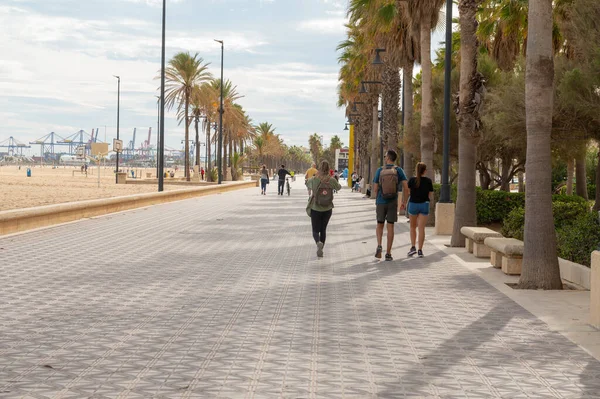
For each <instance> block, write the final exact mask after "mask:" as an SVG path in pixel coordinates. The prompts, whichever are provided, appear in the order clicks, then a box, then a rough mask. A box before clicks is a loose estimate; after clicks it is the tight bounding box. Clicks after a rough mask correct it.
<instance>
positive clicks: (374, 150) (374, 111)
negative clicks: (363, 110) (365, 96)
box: [369, 101, 380, 183]
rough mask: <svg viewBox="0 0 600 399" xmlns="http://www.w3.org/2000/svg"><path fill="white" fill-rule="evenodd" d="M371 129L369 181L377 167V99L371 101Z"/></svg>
mask: <svg viewBox="0 0 600 399" xmlns="http://www.w3.org/2000/svg"><path fill="white" fill-rule="evenodd" d="M372 103H373V106H372V108H371V109H372V117H371V118H372V119H371V121H372V125H371V126H372V130H371V151H370V154H371V173H370V174H369V183H371V182H372V181H373V177H375V171H376V170H377V168H378V167H379V166H378V165H379V145H380V142H379V134H378V133H379V122H378V118H377V101H372Z"/></svg>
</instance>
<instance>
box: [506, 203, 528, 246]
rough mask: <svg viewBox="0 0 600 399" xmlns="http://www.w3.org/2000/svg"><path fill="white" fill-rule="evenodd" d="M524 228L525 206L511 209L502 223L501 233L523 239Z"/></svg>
mask: <svg viewBox="0 0 600 399" xmlns="http://www.w3.org/2000/svg"><path fill="white" fill-rule="evenodd" d="M524 228H525V208H515V209H513V210H512V211H511V212H510V213H509V214H508V216H506V218H504V223H503V224H502V235H503V236H504V237H512V238H516V239H517V240H521V241H523V230H524Z"/></svg>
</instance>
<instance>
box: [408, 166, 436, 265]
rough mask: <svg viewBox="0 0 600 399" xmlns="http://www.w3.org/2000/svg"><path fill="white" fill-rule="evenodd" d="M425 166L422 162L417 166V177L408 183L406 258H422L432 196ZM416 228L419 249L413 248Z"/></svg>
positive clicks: (431, 187) (431, 184) (431, 188)
mask: <svg viewBox="0 0 600 399" xmlns="http://www.w3.org/2000/svg"><path fill="white" fill-rule="evenodd" d="M426 172H427V166H426V165H425V164H424V163H423V162H419V164H418V165H417V176H416V177H411V178H410V180H409V181H408V188H409V189H410V200H409V201H408V215H409V218H410V242H411V248H410V251H409V252H408V256H413V255H415V254H418V255H419V258H422V257H423V256H424V255H423V243H424V242H425V225H426V224H427V218H428V217H429V202H430V201H431V199H432V195H433V182H432V181H431V179H429V178H428V177H425V173H426ZM417 228H418V229H419V249H418V250H417V248H416V247H415V244H416V241H417Z"/></svg>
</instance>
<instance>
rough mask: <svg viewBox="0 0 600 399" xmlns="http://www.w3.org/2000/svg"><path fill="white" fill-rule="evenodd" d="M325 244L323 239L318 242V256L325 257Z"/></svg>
mask: <svg viewBox="0 0 600 399" xmlns="http://www.w3.org/2000/svg"><path fill="white" fill-rule="evenodd" d="M323 245H324V244H323V243H322V242H321V241H319V242H318V243H317V256H318V257H319V258H322V257H323Z"/></svg>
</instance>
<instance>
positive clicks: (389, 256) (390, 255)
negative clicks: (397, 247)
mask: <svg viewBox="0 0 600 399" xmlns="http://www.w3.org/2000/svg"><path fill="white" fill-rule="evenodd" d="M385 260H386V261H388V262H390V261H392V260H394V258H392V254H385Z"/></svg>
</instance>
